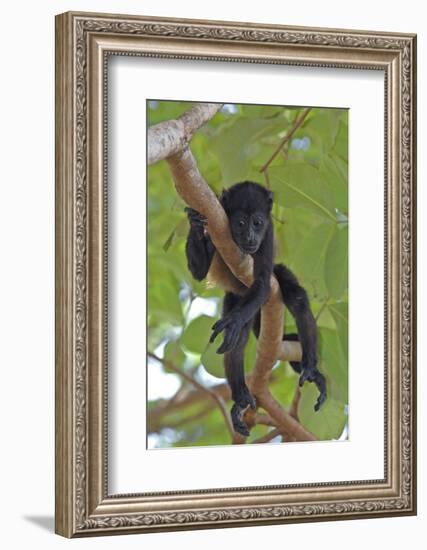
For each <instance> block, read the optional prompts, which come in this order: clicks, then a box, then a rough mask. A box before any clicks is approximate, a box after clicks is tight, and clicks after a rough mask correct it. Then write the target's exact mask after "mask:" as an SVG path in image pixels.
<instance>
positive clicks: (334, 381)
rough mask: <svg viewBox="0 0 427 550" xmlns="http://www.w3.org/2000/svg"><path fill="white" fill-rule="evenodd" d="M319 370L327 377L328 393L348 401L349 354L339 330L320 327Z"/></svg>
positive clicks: (345, 401)
mask: <svg viewBox="0 0 427 550" xmlns="http://www.w3.org/2000/svg"><path fill="white" fill-rule="evenodd" d="M319 336H320V338H319V340H320V346H319V347H320V350H319V351H320V353H319V359H320V361H319V370H320V371H321V372H322V374H323V375H324V376H325V377H326V383H327V390H328V395H330V396H331V397H333V398H335V399H337V400H338V401H340V402H341V403H344V404H345V403H348V354H347V353H346V352H345V351H344V349H343V348H342V345H341V341H340V338H339V334H338V331H337V330H331V329H329V328H325V327H319Z"/></svg>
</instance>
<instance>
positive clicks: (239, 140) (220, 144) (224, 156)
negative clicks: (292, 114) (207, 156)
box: [212, 117, 278, 186]
mask: <svg viewBox="0 0 427 550" xmlns="http://www.w3.org/2000/svg"><path fill="white" fill-rule="evenodd" d="M277 124H278V123H277V120H276V119H265V118H243V117H239V118H237V119H236V120H235V121H234V123H233V124H232V125H230V126H228V127H225V128H224V129H221V128H219V129H218V132H217V134H216V137H215V138H214V139H213V140H212V147H213V149H214V150H215V151H216V153H217V155H218V159H219V164H220V167H221V172H222V176H223V182H224V185H225V186H229V185H231V184H233V183H236V182H238V181H243V180H245V179H246V178H247V175H248V173H249V171H250V169H251V160H252V159H253V158H254V156H256V154H257V153H258V150H259V147H260V144H259V139H260V137H261V136H262V134H263V133H264V132H266V131H267V129H268V128H271V127H272V126H274V127H277ZM266 160H267V159H266Z"/></svg>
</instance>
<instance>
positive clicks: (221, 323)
mask: <svg viewBox="0 0 427 550" xmlns="http://www.w3.org/2000/svg"><path fill="white" fill-rule="evenodd" d="M231 321H232V319H230V317H224V318H223V319H219V320H218V321H217V322H216V323H215V324H214V325H213V326H212V334H211V337H210V339H209V342H211V343H212V342H213V341H214V340H215V338H216V337H217V336H218V334H220V333H221V332H222V331H223V330H224V329H225V328H226V327H227V326H228V325H229V324H230V323H231Z"/></svg>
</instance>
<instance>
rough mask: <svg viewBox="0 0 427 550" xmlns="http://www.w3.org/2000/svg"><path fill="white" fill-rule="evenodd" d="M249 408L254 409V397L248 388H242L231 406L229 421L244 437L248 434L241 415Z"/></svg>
mask: <svg viewBox="0 0 427 550" xmlns="http://www.w3.org/2000/svg"><path fill="white" fill-rule="evenodd" d="M249 408H251V409H253V410H255V409H256V401H255V398H254V397H252V395H251V394H250V393H249V390H248V388H244V390H242V394H241V396H239V397H238V399H236V402H235V403H234V405H233V406H232V407H231V421H232V423H233V428H234V430H235V431H236V432H237V433H239V434H241V435H244V436H245V437H248V435H249V428H248V427H247V425H246V424H245V422H244V421H243V415H244V414H245V412H246V411H247V410H248V409H249Z"/></svg>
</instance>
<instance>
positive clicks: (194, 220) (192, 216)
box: [184, 207, 208, 227]
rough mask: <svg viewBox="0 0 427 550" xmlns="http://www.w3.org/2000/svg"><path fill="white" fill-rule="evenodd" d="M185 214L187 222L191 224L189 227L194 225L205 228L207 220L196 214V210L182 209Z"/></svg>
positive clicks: (198, 213)
mask: <svg viewBox="0 0 427 550" xmlns="http://www.w3.org/2000/svg"><path fill="white" fill-rule="evenodd" d="M184 211H185V213H186V214H187V217H188V220H189V222H190V223H191V225H195V226H198V227H205V226H206V224H207V223H208V220H207V219H206V218H205V217H204V216H202V214H200V212H197V210H194V209H193V208H189V207H187V208H184Z"/></svg>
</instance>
